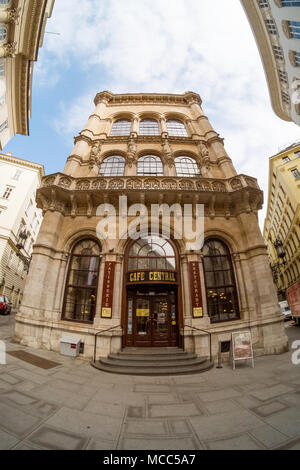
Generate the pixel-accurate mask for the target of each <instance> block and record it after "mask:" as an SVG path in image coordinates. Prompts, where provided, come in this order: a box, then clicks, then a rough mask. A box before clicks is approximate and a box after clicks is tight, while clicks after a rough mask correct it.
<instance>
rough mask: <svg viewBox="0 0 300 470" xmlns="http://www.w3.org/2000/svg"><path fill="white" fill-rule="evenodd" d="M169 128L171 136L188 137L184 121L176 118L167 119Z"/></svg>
mask: <svg viewBox="0 0 300 470" xmlns="http://www.w3.org/2000/svg"><path fill="white" fill-rule="evenodd" d="M167 129H168V134H169V136H174V137H188V133H187V131H186V128H185V125H184V124H183V122H181V121H178V120H176V119H168V120H167Z"/></svg>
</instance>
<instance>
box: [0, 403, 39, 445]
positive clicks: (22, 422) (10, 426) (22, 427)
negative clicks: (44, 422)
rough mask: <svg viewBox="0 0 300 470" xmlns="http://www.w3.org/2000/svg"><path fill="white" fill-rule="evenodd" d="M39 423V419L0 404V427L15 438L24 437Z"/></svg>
mask: <svg viewBox="0 0 300 470" xmlns="http://www.w3.org/2000/svg"><path fill="white" fill-rule="evenodd" d="M39 423H40V419H38V418H37V417H35V416H31V415H30V414H28V413H25V412H23V411H21V410H19V409H18V408H16V407H12V406H8V405H6V404H4V403H0V426H2V428H3V429H6V430H7V431H8V432H10V433H12V434H14V435H16V436H20V437H22V436H24V435H26V434H27V433H28V432H30V431H31V430H33V429H34V428H35V427H37V425H38V424H39Z"/></svg>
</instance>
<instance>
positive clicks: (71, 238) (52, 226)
mask: <svg viewBox="0 0 300 470" xmlns="http://www.w3.org/2000/svg"><path fill="white" fill-rule="evenodd" d="M95 105H96V109H95V111H94V113H93V114H92V115H91V116H90V118H89V120H88V123H87V125H86V126H85V128H84V129H83V131H81V132H80V134H79V136H77V137H76V138H75V147H74V149H73V151H72V153H71V155H70V156H69V158H68V159H67V163H66V166H65V169H64V171H63V173H57V174H54V175H49V176H47V177H45V178H44V179H43V184H42V188H41V189H39V191H38V196H37V200H38V206H39V207H40V208H42V209H43V212H44V220H43V223H42V227H41V231H40V233H39V236H38V240H37V243H36V245H35V247H34V251H33V259H32V264H31V267H30V272H29V276H28V278H27V282H26V287H25V291H24V298H23V303H22V305H21V307H20V309H19V312H18V315H17V316H16V332H15V337H16V340H17V341H20V342H21V343H23V344H28V345H30V346H32V347H45V348H47V349H54V350H57V351H58V350H59V340H60V338H61V337H62V336H64V335H65V334H66V333H69V334H72V335H74V334H75V335H77V336H78V337H79V338H80V340H81V341H82V342H84V344H85V349H84V351H85V352H84V357H86V358H89V359H90V358H91V357H92V355H93V350H94V335H95V333H96V332H99V331H101V330H105V329H107V328H111V327H114V326H118V325H119V324H120V322H123V321H124V313H126V312H124V302H123V299H124V275H125V272H124V269H125V261H126V260H125V259H124V257H125V256H126V247H127V244H128V243H129V240H128V239H117V240H115V239H113V238H112V237H109V238H108V239H106V240H104V241H101V242H100V243H101V265H100V273H99V278H98V296H97V305H96V315H95V318H94V320H93V322H92V323H84V324H82V323H79V322H76V321H67V320H65V319H64V318H63V301H64V292H65V286H66V280H67V273H68V267H69V265H70V259H71V253H72V249H73V247H74V245H75V244H76V242H78V240H80V239H82V238H85V237H92V238H94V239H95V238H96V239H97V236H96V227H97V224H98V223H99V221H101V220H102V219H103V217H102V216H97V207H98V206H99V205H100V204H103V203H111V204H114V205H115V206H116V207H117V213H118V210H119V209H118V198H119V196H121V195H123V196H127V198H128V205H129V206H130V205H131V204H133V203H137V202H140V203H143V204H145V205H146V206H147V207H150V205H151V204H152V203H158V202H159V203H160V204H162V203H167V204H169V205H172V204H173V203H178V204H180V206H181V207H183V206H184V204H187V203H189V204H190V203H194V204H195V203H199V204H204V207H205V213H204V214H205V233H204V236H205V238H209V237H216V238H219V239H220V240H223V241H224V242H225V243H226V244H227V246H228V248H229V250H230V253H231V257H232V262H233V268H234V275H235V279H236V285H237V290H238V298H239V310H240V318H239V319H238V320H235V321H227V322H221V323H216V324H212V323H211V322H210V318H209V317H208V309H207V302H206V297H205V295H206V294H205V281H204V271H203V254H202V252H201V250H195V251H191V250H190V248H189V246H188V240H187V239H186V238H184V237H183V239H181V240H176V239H174V240H173V241H174V244H175V245H176V247H177V250H178V255H179V260H180V265H179V268H180V274H181V283H180V285H179V289H180V293H181V297H182V310H183V312H182V319H181V321H182V326H185V348H186V349H187V350H189V351H196V352H197V353H198V354H201V355H207V354H208V340H207V336H205V335H203V334H202V333H201V332H199V331H198V332H197V331H195V330H194V331H192V329H191V328H190V326H192V327H195V328H201V329H207V330H208V331H210V332H211V333H212V336H213V354H214V355H216V354H217V352H218V342H219V341H220V340H229V339H230V335H231V333H232V331H236V330H245V329H247V330H248V329H249V328H250V329H251V332H252V337H253V341H254V347H255V353H256V354H269V353H279V352H282V351H283V350H286V347H287V338H286V335H285V332H284V327H283V320H282V317H281V315H280V310H279V307H278V303H277V297H276V291H275V287H274V285H273V282H272V277H271V272H270V268H269V263H268V258H267V253H266V248H265V245H264V242H263V238H262V235H261V232H260V230H259V226H258V219H257V212H258V210H259V209H260V208H261V207H262V199H263V198H262V192H261V190H260V189H259V187H258V185H257V181H256V180H255V178H252V177H249V176H246V175H237V174H236V171H235V169H234V166H233V164H232V161H231V159H230V158H229V156H228V154H227V153H226V150H225V148H224V144H223V139H222V138H221V137H220V136H219V135H218V134H217V133H216V132H215V131H214V130H213V128H212V127H211V125H210V123H209V120H208V118H207V117H206V116H205V114H204V112H203V110H202V103H201V99H200V97H199V95H197V94H195V93H192V92H187V93H185V94H183V95H160V94H128V95H114V94H112V93H110V92H102V93H99V94H98V95H97V96H96V98H95ZM150 117H151V118H154V119H157V122H158V123H159V132H158V135H147V136H144V135H140V134H139V131H138V129H139V120H140V119H141V118H150ZM119 118H130V120H131V129H130V133H129V134H128V135H126V136H111V129H112V126H113V124H114V122H115V121H116V120H118V119H119ZM168 118H172V119H179V120H181V122H182V123H183V124H184V125H185V128H186V131H187V135H186V136H171V135H169V133H168V131H167V127H166V119H168ZM145 154H148V155H149V154H154V155H157V156H159V158H161V160H162V162H163V171H164V174H163V176H155V177H154V176H137V160H138V158H139V157H141V156H143V155H145ZM110 155H121V156H124V158H125V160H126V167H125V173H124V175H123V176H111V177H108V176H99V168H101V164H102V162H103V160H104V159H105V158H106V157H107V156H110ZM178 155H188V156H191V157H193V158H194V159H195V161H196V162H197V164H198V166H199V167H200V168H201V176H200V175H199V176H195V177H192V178H187V177H179V176H177V173H176V168H175V164H174V157H176V156H178ZM131 220H132V217H130V216H128V217H127V221H128V223H129V222H130V221H131ZM116 223H117V224H118V223H119V222H118V221H117V222H116ZM174 224H175V220H174V218H173V219H171V225H172V230H173V233H171V236H172V235H173V238H175V237H174V235H175V232H176V231H175V228H174ZM163 225H164V221H161V222H160V228H162V227H163ZM171 232H172V231H171ZM106 261H113V262H115V263H116V272H115V279H114V281H115V283H114V293H113V294H114V295H113V306H112V317H111V318H103V317H102V316H101V305H102V298H103V282H104V264H105V262H106ZM190 262H196V263H198V264H199V269H200V279H201V290H202V292H203V298H204V299H203V317H202V318H194V317H193V314H192V301H191V292H192V291H191V290H192V285H191V284H190V279H189V263H190ZM122 324H123V323H122ZM123 326H124V324H123ZM180 333H181V334H182V333H183V331H181V332H180ZM121 344H122V331H121V329H120V328H117V329H116V330H114V331H113V332H111V331H110V332H107V333H105V334H104V335H103V336H101V341H99V354H100V353H101V354H102V355H107V354H109V352H112V351H118V350H120V348H121Z"/></svg>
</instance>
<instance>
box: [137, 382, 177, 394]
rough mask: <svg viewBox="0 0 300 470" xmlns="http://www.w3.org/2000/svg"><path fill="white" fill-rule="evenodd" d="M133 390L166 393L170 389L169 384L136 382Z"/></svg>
mask: <svg viewBox="0 0 300 470" xmlns="http://www.w3.org/2000/svg"><path fill="white" fill-rule="evenodd" d="M134 391H135V392H146V393H160V392H165V393H168V392H170V391H171V389H170V385H158V384H136V385H135V387H134Z"/></svg>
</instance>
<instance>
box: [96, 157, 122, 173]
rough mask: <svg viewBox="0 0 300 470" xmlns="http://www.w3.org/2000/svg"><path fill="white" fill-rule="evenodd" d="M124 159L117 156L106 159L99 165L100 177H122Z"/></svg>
mask: <svg viewBox="0 0 300 470" xmlns="http://www.w3.org/2000/svg"><path fill="white" fill-rule="evenodd" d="M124 169H125V158H124V157H120V156H118V155H114V156H111V157H106V158H105V159H104V160H103V162H102V163H101V166H100V170H99V175H100V176H124Z"/></svg>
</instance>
